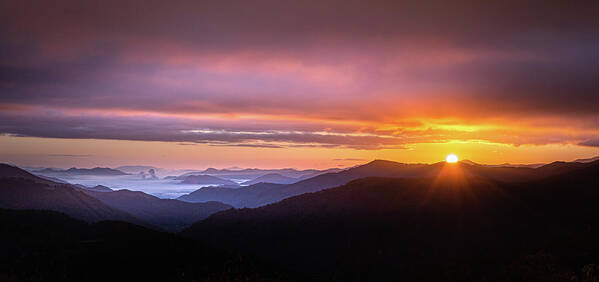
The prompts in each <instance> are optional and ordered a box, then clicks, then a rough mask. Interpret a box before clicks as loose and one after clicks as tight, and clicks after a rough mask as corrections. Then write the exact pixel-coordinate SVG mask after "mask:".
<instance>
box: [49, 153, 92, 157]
mask: <svg viewBox="0 0 599 282" xmlns="http://www.w3.org/2000/svg"><path fill="white" fill-rule="evenodd" d="M91 156H92V155H73V154H48V157H61V158H63V157H66V158H88V157H91Z"/></svg>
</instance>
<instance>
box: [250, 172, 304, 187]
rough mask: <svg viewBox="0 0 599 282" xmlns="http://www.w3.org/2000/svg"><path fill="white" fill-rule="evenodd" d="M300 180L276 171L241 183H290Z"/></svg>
mask: <svg viewBox="0 0 599 282" xmlns="http://www.w3.org/2000/svg"><path fill="white" fill-rule="evenodd" d="M298 181H300V179H298V178H292V177H287V176H283V175H280V174H278V173H269V174H265V175H262V176H259V177H256V178H254V179H252V180H249V181H246V182H243V183H241V185H252V184H257V183H261V182H264V183H275V184H291V183H295V182H298Z"/></svg>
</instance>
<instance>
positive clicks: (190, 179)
mask: <svg viewBox="0 0 599 282" xmlns="http://www.w3.org/2000/svg"><path fill="white" fill-rule="evenodd" d="M177 179H181V178H177ZM181 180H182V181H181V183H182V184H199V185H237V183H236V182H233V181H231V180H227V179H222V178H218V177H216V176H211V175H189V176H185V177H183V178H182V179H181Z"/></svg>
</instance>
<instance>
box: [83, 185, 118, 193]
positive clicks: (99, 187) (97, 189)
mask: <svg viewBox="0 0 599 282" xmlns="http://www.w3.org/2000/svg"><path fill="white" fill-rule="evenodd" d="M87 190H90V191H95V192H112V191H113V190H112V189H110V188H108V187H106V186H104V185H96V186H94V187H88V188H87Z"/></svg>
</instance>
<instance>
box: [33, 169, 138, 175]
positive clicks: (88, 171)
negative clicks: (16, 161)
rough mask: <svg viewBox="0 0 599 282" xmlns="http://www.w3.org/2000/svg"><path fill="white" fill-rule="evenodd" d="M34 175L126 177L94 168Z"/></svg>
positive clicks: (112, 171) (111, 171) (49, 171)
mask: <svg viewBox="0 0 599 282" xmlns="http://www.w3.org/2000/svg"><path fill="white" fill-rule="evenodd" d="M34 173H36V174H41V175H45V176H59V177H60V176H63V177H69V176H120V175H128V174H127V173H124V172H122V171H120V170H116V169H112V168H107V167H95V168H74V167H73V168H69V169H67V170H57V169H52V168H46V169H42V170H37V171H34Z"/></svg>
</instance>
